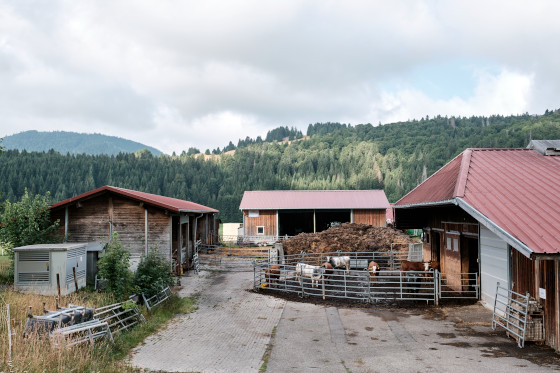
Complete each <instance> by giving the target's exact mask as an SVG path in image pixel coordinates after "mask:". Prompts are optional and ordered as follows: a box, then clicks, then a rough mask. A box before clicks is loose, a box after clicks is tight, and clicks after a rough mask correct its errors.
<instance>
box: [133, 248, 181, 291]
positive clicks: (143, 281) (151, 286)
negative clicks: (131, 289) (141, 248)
mask: <svg viewBox="0 0 560 373" xmlns="http://www.w3.org/2000/svg"><path fill="white" fill-rule="evenodd" d="M134 285H135V287H136V290H137V292H138V294H140V293H144V295H145V296H146V298H149V297H151V296H153V295H155V294H156V293H157V292H158V291H160V290H161V289H162V288H165V287H167V286H171V285H173V275H172V274H171V263H170V262H169V261H168V260H166V259H165V258H163V257H162V256H161V255H160V254H159V253H158V251H157V249H155V248H154V249H151V250H150V251H149V253H148V255H146V256H145V257H143V258H142V260H141V261H140V264H138V269H137V270H136V274H135V276H134Z"/></svg>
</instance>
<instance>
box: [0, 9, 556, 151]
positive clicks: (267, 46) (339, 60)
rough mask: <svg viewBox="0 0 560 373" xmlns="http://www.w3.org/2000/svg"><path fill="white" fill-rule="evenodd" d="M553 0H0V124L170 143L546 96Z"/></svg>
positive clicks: (458, 111)
mask: <svg viewBox="0 0 560 373" xmlns="http://www.w3.org/2000/svg"><path fill="white" fill-rule="evenodd" d="M559 14H560V2H559V1H538V0H531V1H515V0H513V1H511V0H509V1H489V0H483V1H478V0H474V1H473V0H469V1H461V2H459V1H412V0H406V1H395V0H391V1H372V0H369V1H325V0H322V1H304V0H298V1H290V0H281V1H275V2H273V1H263V0H255V1H239V0H236V1H224V0H221V1H209V0H204V1H177V0H169V1H167V0H154V1H139V0H130V1H118V0H107V1H103V0H96V1H88V0H79V1H75V0H69V1H56V0H50V1H24V0H13V1H6V0H0V137H3V136H6V135H11V134H14V133H17V132H21V131H25V130H32V129H34V130H39V131H55V130H62V131H75V132H84V133H94V132H95V133H102V134H106V135H112V136H119V137H124V138H127V139H130V140H134V141H139V142H142V143H144V144H146V145H150V146H154V147H156V148H158V149H160V150H162V151H164V152H165V153H168V154H171V153H172V152H173V151H175V152H177V153H180V152H181V151H183V150H186V149H188V148H189V147H191V146H194V147H197V148H200V149H201V150H202V151H204V150H205V149H206V148H210V149H213V148H216V147H218V146H219V147H224V146H225V145H227V143H228V142H229V141H230V140H233V142H234V143H235V144H237V140H238V139H239V138H245V137H246V136H250V137H253V138H255V137H256V136H259V135H261V136H264V135H266V132H267V131H268V130H270V129H272V128H275V127H278V126H285V125H287V126H290V127H291V126H295V127H298V128H300V129H301V130H302V131H303V132H304V133H305V131H306V129H307V125H308V124H309V123H315V122H326V121H338V122H343V123H351V124H359V123H372V124H378V123H379V122H381V123H390V122H394V121H401V120H408V119H414V118H417V119H419V118H421V117H424V116H426V115H429V116H434V115H437V114H441V115H449V116H452V115H455V116H470V115H492V114H503V115H508V114H521V113H525V112H529V113H531V114H542V113H544V111H545V110H546V109H558V108H560V102H559V100H558V98H559V97H560V68H559V66H560V48H559V47H558V43H559V42H560V21H559V20H558V19H559V18H558V17H559Z"/></svg>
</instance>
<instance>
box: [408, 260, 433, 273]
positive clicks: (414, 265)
mask: <svg viewBox="0 0 560 373" xmlns="http://www.w3.org/2000/svg"><path fill="white" fill-rule="evenodd" d="M436 269H437V270H439V262H437V261H430V262H411V261H408V260H403V261H402V262H401V271H405V272H407V271H425V272H427V271H433V270H436Z"/></svg>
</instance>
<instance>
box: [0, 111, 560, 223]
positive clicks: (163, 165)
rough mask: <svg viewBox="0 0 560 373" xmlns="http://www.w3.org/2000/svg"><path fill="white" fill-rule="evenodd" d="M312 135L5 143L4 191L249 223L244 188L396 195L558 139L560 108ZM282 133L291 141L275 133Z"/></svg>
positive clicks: (329, 126)
mask: <svg viewBox="0 0 560 373" xmlns="http://www.w3.org/2000/svg"><path fill="white" fill-rule="evenodd" d="M306 135H307V136H303V134H302V133H301V132H299V131H298V130H296V129H294V128H292V129H289V128H288V127H279V129H275V130H273V131H271V132H269V136H267V138H266V139H265V140H263V139H261V138H260V137H259V138H256V139H252V138H250V137H247V138H246V139H244V140H239V141H238V145H237V146H235V145H234V144H233V142H230V144H228V145H227V146H226V147H224V149H220V148H217V149H215V150H214V151H213V153H214V155H213V156H207V157H203V156H201V154H197V153H198V152H199V151H198V149H194V148H191V149H189V152H186V151H184V152H183V153H182V154H180V155H175V154H174V155H171V156H167V155H161V156H153V155H152V154H151V153H150V152H149V151H139V152H136V153H128V154H125V153H121V154H119V155H116V156H114V155H113V156H109V155H85V154H81V155H80V154H73V155H72V154H66V155H63V154H60V153H57V152H55V151H52V150H51V151H48V152H40V153H39V152H27V151H18V150H5V151H4V152H3V153H2V154H0V193H1V194H2V198H1V199H2V200H3V199H8V200H11V201H15V200H17V199H19V198H20V197H21V196H22V195H23V193H24V191H25V188H27V189H28V191H29V192H30V193H33V194H45V193H46V192H47V191H49V192H50V194H51V200H52V202H56V201H60V200H63V199H65V198H68V197H71V196H74V195H77V194H80V193H83V192H86V191H89V190H91V189H94V188H97V187H99V186H103V185H113V186H118V187H123V188H130V189H135V190H140V191H144V192H149V193H155V194H161V195H165V196H170V197H176V198H181V199H187V200H190V201H193V202H197V203H201V204H204V205H207V206H211V207H214V208H217V209H219V210H220V214H219V218H221V219H222V221H224V222H234V221H241V214H240V212H239V203H240V201H241V197H242V196H243V192H244V191H245V190H270V189H378V188H379V189H384V190H385V193H386V194H387V197H388V198H389V201H391V202H395V201H396V200H398V199H399V198H401V197H402V196H403V195H404V194H406V193H407V192H408V191H410V190H411V189H413V188H414V187H415V186H416V185H417V184H418V183H420V182H421V181H423V180H424V179H425V178H426V177H428V176H430V175H431V174H432V173H433V172H435V171H436V170H438V169H439V168H440V167H441V166H443V165H444V164H445V163H447V162H448V161H450V160H451V159H452V158H453V157H455V156H456V155H457V154H459V153H460V152H462V151H463V150H464V149H465V148H468V147H478V148H480V147H483V148H524V147H526V146H527V144H528V142H529V140H530V139H531V138H532V139H560V113H559V112H558V111H550V112H549V111H548V110H547V112H546V113H545V114H544V115H540V116H531V115H528V114H525V115H519V116H508V117H504V116H491V117H470V118H447V117H440V116H438V117H435V118H427V117H426V118H422V119H421V120H414V121H408V122H401V123H391V124H385V125H378V126H372V125H371V124H360V125H355V126H352V125H346V124H341V123H315V124H310V125H309V127H308V129H307V133H306ZM282 138H287V139H289V140H291V141H277V140H280V139H282ZM267 140H268V141H267ZM226 148H227V149H226ZM224 150H225V151H228V153H227V154H226V153H224ZM231 150H235V152H231ZM207 153H209V152H207Z"/></svg>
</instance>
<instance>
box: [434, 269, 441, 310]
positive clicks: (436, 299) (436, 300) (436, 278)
mask: <svg viewBox="0 0 560 373" xmlns="http://www.w3.org/2000/svg"><path fill="white" fill-rule="evenodd" d="M440 276H441V275H440V273H439V271H438V270H437V269H436V270H434V303H435V305H436V306H439V288H440V285H441V284H440Z"/></svg>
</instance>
